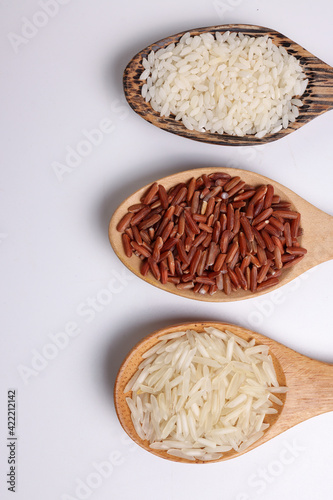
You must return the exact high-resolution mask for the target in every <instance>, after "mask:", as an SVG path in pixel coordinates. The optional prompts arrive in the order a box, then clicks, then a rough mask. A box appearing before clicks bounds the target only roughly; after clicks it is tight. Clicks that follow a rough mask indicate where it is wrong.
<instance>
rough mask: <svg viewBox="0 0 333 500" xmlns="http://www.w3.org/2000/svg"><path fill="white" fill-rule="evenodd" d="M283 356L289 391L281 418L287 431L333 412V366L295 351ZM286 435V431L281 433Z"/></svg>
mask: <svg viewBox="0 0 333 500" xmlns="http://www.w3.org/2000/svg"><path fill="white" fill-rule="evenodd" d="M288 351H289V352H288V353H281V355H282V356H283V357H284V354H285V355H286V357H285V359H284V360H281V361H282V363H281V364H282V366H283V367H284V371H285V375H286V380H287V385H288V387H289V392H288V393H287V401H286V405H285V408H284V410H283V413H284V418H283V419H281V423H282V425H284V426H285V429H284V430H286V429H289V428H290V427H292V426H294V425H296V424H298V423H300V422H303V421H304V420H307V419H308V418H311V417H315V416H316V415H321V414H322V413H326V412H329V411H333V365H330V364H328V363H323V362H321V361H316V360H314V359H310V358H308V357H306V356H303V355H302V354H299V353H297V352H295V351H290V350H289V349H288ZM281 432H282V430H281Z"/></svg>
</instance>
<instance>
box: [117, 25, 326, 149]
mask: <svg viewBox="0 0 333 500" xmlns="http://www.w3.org/2000/svg"><path fill="white" fill-rule="evenodd" d="M188 31H190V33H191V35H192V36H194V35H200V34H201V33H212V34H214V33H215V32H216V31H218V32H220V33H224V32H225V31H231V32H241V33H243V34H244V35H249V36H264V35H268V36H269V37H270V38H271V39H272V40H273V42H274V43H275V44H276V45H282V46H283V47H284V48H285V49H286V50H287V51H288V53H289V54H292V55H294V56H295V57H297V58H298V59H299V60H300V63H301V66H302V68H303V71H304V73H305V74H306V76H307V78H308V79H309V83H308V86H307V89H306V91H305V93H304V94H303V96H302V101H303V106H302V107H301V108H299V111H300V114H299V116H298V118H297V119H296V121H295V122H293V123H290V124H289V126H288V128H286V129H282V130H280V132H277V133H275V134H267V135H265V136H264V137H263V138H262V139H259V138H258V137H255V136H254V135H246V136H244V137H238V136H234V135H228V134H217V133H210V132H197V131H196V130H188V129H187V128H185V126H184V125H183V124H182V122H180V121H175V119H174V117H172V116H169V117H165V116H163V117H161V116H160V114H159V113H158V112H156V111H154V110H153V108H152V107H151V105H150V104H149V103H147V102H146V101H145V100H144V99H143V98H142V96H141V87H142V85H143V83H144V81H142V80H140V75H141V73H142V72H143V70H144V68H143V66H142V58H143V57H147V56H148V54H149V52H150V51H151V50H154V51H156V50H158V49H161V48H164V47H166V46H167V45H169V44H170V43H177V42H178V41H179V39H180V38H181V37H182V36H183V35H184V33H186V32H185V31H184V32H182V33H177V35H172V36H169V37H167V38H164V39H163V40H159V41H158V42H155V43H152V44H151V45H149V46H148V47H146V48H145V49H143V50H141V51H140V52H139V53H138V54H136V56H134V57H133V59H132V60H131V61H130V62H129V64H128V65H127V67H126V69H125V72H124V78H123V82H124V91H125V96H126V99H127V101H128V103H129V105H130V106H131V107H132V108H133V109H134V111H135V112H136V113H138V114H139V115H140V116H142V118H144V119H145V120H147V121H148V122H150V123H152V124H153V125H156V127H159V128H161V129H163V130H166V131H167V132H171V133H173V134H177V135H181V136H183V137H188V138H189V139H194V140H196V141H200V142H208V143H210V144H221V145H225V146H252V145H255V144H264V143H267V142H272V141H276V140H277V139H281V137H284V136H285V135H288V134H290V133H291V132H294V131H295V130H297V129H298V128H300V127H302V126H303V125H305V124H306V123H308V122H309V121H311V120H312V119H313V118H315V117H316V116H319V115H321V114H322V113H325V111H328V110H330V109H332V108H333V68H332V67H331V66H329V65H328V64H326V63H324V62H323V61H321V60H320V59H318V58H317V57H316V56H314V55H313V54H311V53H310V52H308V51H307V50H305V49H304V48H303V47H301V46H300V45H298V44H297V43H295V42H293V41H292V40H290V38H288V37H286V36H285V35H282V34H281V33H279V32H278V31H274V30H271V29H269V28H263V27H261V26H252V25H247V24H225V25H223V26H209V27H207V28H197V29H193V30H188Z"/></svg>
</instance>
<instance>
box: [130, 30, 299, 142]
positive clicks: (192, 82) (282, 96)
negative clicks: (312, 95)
mask: <svg viewBox="0 0 333 500" xmlns="http://www.w3.org/2000/svg"><path fill="white" fill-rule="evenodd" d="M142 65H143V67H144V71H143V72H142V74H141V76H140V79H141V80H143V81H145V83H144V84H143V86H142V90H141V94H142V97H143V98H144V99H145V100H146V102H150V104H151V106H152V108H153V109H154V110H155V111H157V112H159V113H160V115H161V116H169V115H170V114H171V115H174V116H175V117H176V120H181V121H182V123H183V124H184V126H185V127H186V128H187V129H189V130H197V131H200V132H206V131H207V132H213V133H215V132H216V133H218V134H223V133H226V134H231V135H237V136H244V135H247V134H252V135H256V137H258V138H262V137H264V136H265V135H266V134H268V133H277V132H278V131H280V130H281V129H282V128H287V127H288V124H289V123H290V122H294V121H295V119H296V118H297V117H298V115H299V109H298V108H299V107H300V106H302V101H301V100H300V99H299V97H301V96H302V95H303V93H304V92H305V89H306V87H307V84H308V80H307V79H306V75H305V73H304V72H303V70H302V67H301V65H300V62H299V60H298V59H297V58H295V57H294V56H292V55H291V54H288V52H287V51H286V50H285V49H284V48H283V47H282V46H277V45H275V44H274V43H273V42H272V39H270V38H269V37H268V36H260V37H250V36H247V35H242V34H241V33H230V32H228V31H227V32H225V33H224V34H223V35H221V34H220V33H218V32H217V33H216V34H215V36H213V35H212V34H211V33H203V34H201V35H197V36H190V33H186V34H185V35H184V36H183V37H182V38H181V39H180V41H179V42H178V43H177V44H174V43H173V44H171V45H169V46H167V47H166V48H164V49H159V50H158V51H156V52H153V51H151V52H150V54H149V55H148V57H147V58H143V60H142Z"/></svg>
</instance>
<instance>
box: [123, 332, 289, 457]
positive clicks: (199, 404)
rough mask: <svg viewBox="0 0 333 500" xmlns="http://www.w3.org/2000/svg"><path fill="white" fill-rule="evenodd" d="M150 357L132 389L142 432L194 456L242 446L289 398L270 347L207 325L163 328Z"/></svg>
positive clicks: (153, 443) (130, 400)
mask: <svg viewBox="0 0 333 500" xmlns="http://www.w3.org/2000/svg"><path fill="white" fill-rule="evenodd" d="M160 338H161V340H160V341H159V342H158V343H157V344H156V345H155V346H154V347H152V348H151V349H150V350H149V351H147V352H146V353H145V354H144V355H143V356H142V357H143V358H144V360H143V361H142V363H141V364H140V366H139V368H138V370H137V372H136V373H135V374H134V376H133V377H132V378H131V380H130V381H129V382H128V384H127V386H126V387H125V390H124V393H125V394H126V393H127V392H129V391H132V394H131V397H127V398H126V402H127V404H128V406H129V408H130V411H131V417H132V421H133V425H134V427H135V430H136V432H137V434H138V435H139V437H140V438H141V439H143V440H148V441H149V443H150V447H151V448H153V449H158V450H166V452H167V453H168V454H170V455H172V456H176V457H182V458H185V459H187V460H204V461H209V460H216V459H218V458H221V457H222V455H223V453H224V452H228V451H229V450H235V451H236V452H241V451H243V450H245V449H246V448H248V447H249V446H251V445H252V444H253V443H254V442H255V441H257V440H258V439H260V438H261V437H262V436H263V434H264V431H265V430H266V429H267V428H268V427H269V424H268V423H264V419H265V415H267V414H273V413H277V409H276V408H274V407H273V403H276V404H277V405H282V402H281V400H280V399H279V398H278V397H276V395H275V393H284V392H286V390H287V388H286V387H279V383H278V381H277V377H276V374H275V370H274V366H273V362H272V358H271V356H270V355H269V354H268V347H267V346H265V345H255V341H254V340H251V341H250V342H246V341H245V340H243V339H241V338H239V337H237V336H236V335H234V334H233V333H231V332H229V331H227V330H226V331H225V332H222V331H220V330H217V329H216V328H211V327H210V328H205V332H202V333H197V332H195V331H193V330H188V331H186V332H177V333H172V334H167V335H163V336H162V337H160Z"/></svg>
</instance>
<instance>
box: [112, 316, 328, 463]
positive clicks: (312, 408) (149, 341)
mask: <svg viewBox="0 0 333 500" xmlns="http://www.w3.org/2000/svg"><path fill="white" fill-rule="evenodd" d="M209 326H212V327H215V328H218V329H220V330H222V331H223V330H225V329H228V330H229V331H231V332H232V333H234V334H235V335H238V336H239V337H241V338H243V339H245V340H246V341H250V340H251V339H255V341H256V344H257V345H258V344H266V345H268V347H269V350H270V354H271V356H272V359H273V363H274V368H275V371H276V374H277V379H278V382H279V385H281V386H287V387H288V388H289V390H288V392H287V393H286V394H278V397H279V398H280V399H281V401H282V402H283V405H282V406H279V405H276V404H274V408H276V409H277V410H278V413H275V414H270V415H267V416H266V417H265V420H264V422H265V423H269V424H270V426H269V428H268V429H267V431H265V433H264V435H263V436H262V438H261V439H259V440H258V441H257V442H256V443H254V444H253V445H252V446H250V447H249V448H247V449H246V450H244V451H243V452H242V453H238V452H235V451H234V450H231V451H229V452H227V453H224V454H223V457H222V458H220V459H218V460H213V461H214V462H221V461H223V460H229V459H230V458H235V457H238V456H240V455H242V454H243V453H246V452H248V451H250V450H252V449H253V448H256V447H257V446H259V445H261V444H263V443H265V442H266V441H269V440H270V439H272V438H273V437H275V436H278V435H279V434H281V433H282V432H284V431H286V430H288V429H290V428H291V427H293V426H294V425H296V424H299V423H300V422H303V421H304V420H307V419H309V418H311V417H314V416H316V415H320V414H322V413H326V412H328V411H333V390H332V387H333V365H329V364H327V363H322V362H320V361H316V360H314V359H310V358H308V357H306V356H303V355H302V354H299V353H297V352H296V351H293V350H292V349H289V348H288V347H286V346H284V345H282V344H280V343H278V342H276V341H275V340H271V339H269V338H267V337H265V336H263V335H260V334H259V333H255V332H253V331H252V330H247V329H245V328H242V327H240V326H236V325H230V324H228V323H217V322H211V321H205V322H202V323H201V322H200V323H183V324H178V325H175V326H170V327H167V328H163V329H161V330H158V331H156V332H154V333H152V334H151V335H148V336H147V337H145V338H144V339H143V340H141V342H139V343H138V344H137V345H136V346H135V347H134V348H133V349H132V350H131V352H130V353H129V354H128V355H127V357H126V358H125V360H124V362H123V363H122V365H121V368H120V370H119V372H118V375H117V379H116V383H115V387H114V403H115V408H116V412H117V415H118V418H119V421H120V423H121V425H122V427H123V428H124V430H125V432H127V434H128V435H129V436H130V437H131V438H132V439H133V441H135V442H136V443H137V444H138V445H139V446H141V447H142V448H144V449H145V450H147V451H149V452H150V453H153V454H154V455H157V456H159V457H162V458H165V459H167V460H172V461H174V462H183V463H207V462H203V461H201V460H196V461H195V462H193V461H191V460H186V459H183V458H178V457H174V456H171V455H168V454H167V452H166V451H162V450H154V449H152V448H150V447H149V443H148V441H147V440H142V439H141V438H140V437H139V436H138V435H137V433H136V431H135V429H134V426H133V423H132V420H131V414H130V410H129V408H128V406H127V403H126V397H130V396H131V392H130V391H129V392H128V393H126V394H124V388H125V386H126V384H127V383H128V381H129V380H130V379H131V377H132V376H133V375H134V373H135V372H136V370H137V368H138V366H139V364H140V363H141V361H143V358H142V354H143V353H144V352H146V351H147V350H148V349H150V348H151V347H153V346H154V345H155V344H156V343H157V342H158V341H159V340H160V338H161V336H162V335H165V334H166V333H173V332H178V331H183V330H184V331H185V330H189V329H191V330H195V331H197V332H199V333H200V332H202V331H203V329H204V328H205V327H209Z"/></svg>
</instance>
